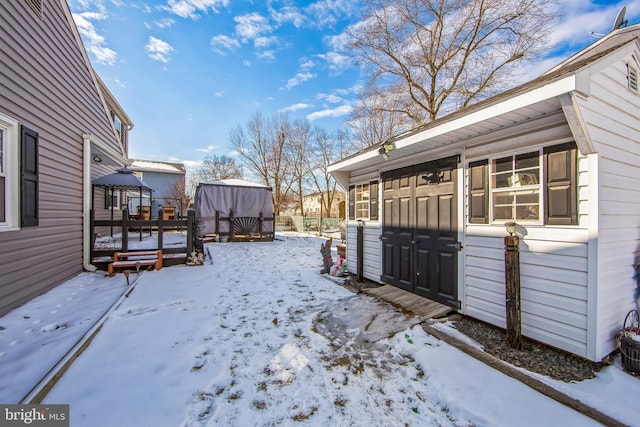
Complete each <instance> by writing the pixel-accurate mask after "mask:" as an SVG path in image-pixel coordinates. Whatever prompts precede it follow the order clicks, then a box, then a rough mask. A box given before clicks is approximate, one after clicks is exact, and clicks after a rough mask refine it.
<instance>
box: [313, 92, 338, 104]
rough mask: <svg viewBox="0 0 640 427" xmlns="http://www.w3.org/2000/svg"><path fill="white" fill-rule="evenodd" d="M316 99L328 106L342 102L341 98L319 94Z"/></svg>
mask: <svg viewBox="0 0 640 427" xmlns="http://www.w3.org/2000/svg"><path fill="white" fill-rule="evenodd" d="M317 98H318V99H319V100H321V101H325V102H328V103H329V104H337V103H339V102H344V99H343V98H341V97H339V96H337V95H333V94H325V93H319V94H318V95H317Z"/></svg>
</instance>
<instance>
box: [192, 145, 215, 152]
mask: <svg viewBox="0 0 640 427" xmlns="http://www.w3.org/2000/svg"><path fill="white" fill-rule="evenodd" d="M215 148H216V146H215V145H209V146H207V147H205V148H196V149H195V151H198V152H200V153H211V152H212V151H213V150H215Z"/></svg>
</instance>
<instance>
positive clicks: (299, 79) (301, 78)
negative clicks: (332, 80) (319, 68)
mask: <svg viewBox="0 0 640 427" xmlns="http://www.w3.org/2000/svg"><path fill="white" fill-rule="evenodd" d="M316 77H318V75H317V74H315V73H309V72H307V73H298V74H296V75H295V76H293V77H292V78H290V79H289V81H287V86H286V88H287V89H292V88H294V87H296V86H298V85H299V84H301V83H304V82H306V81H307V80H311V79H314V78H316Z"/></svg>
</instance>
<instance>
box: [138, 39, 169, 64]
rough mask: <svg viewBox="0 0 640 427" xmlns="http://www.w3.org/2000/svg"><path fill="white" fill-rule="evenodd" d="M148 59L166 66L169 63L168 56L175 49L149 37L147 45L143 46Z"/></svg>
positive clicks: (162, 41)
mask: <svg viewBox="0 0 640 427" xmlns="http://www.w3.org/2000/svg"><path fill="white" fill-rule="evenodd" d="M145 50H146V51H147V55H149V58H151V59H155V60H156V61H160V62H163V63H165V64H168V63H169V61H171V58H170V55H171V53H173V52H174V51H175V49H174V48H173V47H172V46H171V45H170V44H169V43H167V42H165V41H164V40H160V39H158V38H155V37H153V36H150V37H149V43H147V46H145Z"/></svg>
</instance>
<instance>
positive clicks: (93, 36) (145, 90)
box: [68, 0, 640, 165]
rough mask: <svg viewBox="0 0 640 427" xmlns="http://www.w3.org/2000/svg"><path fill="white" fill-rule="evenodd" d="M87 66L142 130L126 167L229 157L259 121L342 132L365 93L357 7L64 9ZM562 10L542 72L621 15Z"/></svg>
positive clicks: (330, 3) (341, 2) (90, 1)
mask: <svg viewBox="0 0 640 427" xmlns="http://www.w3.org/2000/svg"><path fill="white" fill-rule="evenodd" d="M68 3H69V7H70V9H71V11H72V13H73V14H74V18H75V21H76V24H77V26H78V29H79V31H80V33H81V36H82V38H83V41H84V44H85V48H86V49H87V51H88V54H89V58H90V60H91V62H92V65H93V66H94V68H95V70H96V71H97V73H98V75H100V77H101V78H102V79H103V81H104V82H105V83H106V85H107V86H108V87H109V89H110V90H111V92H112V93H113V94H114V96H115V97H116V99H117V100H118V102H119V103H120V104H121V105H122V107H123V108H124V109H125V111H126V112H127V114H128V115H129V117H130V118H131V119H132V121H133V122H134V125H135V127H134V128H133V130H132V131H131V133H130V148H129V155H130V157H131V158H142V159H148V160H158V161H174V162H184V163H185V164H187V165H193V164H197V162H199V161H200V160H202V158H203V157H204V156H206V155H217V156H221V155H231V154H232V152H231V148H230V147H229V143H228V136H229V131H230V130H231V129H232V128H233V127H235V126H237V125H241V126H244V125H245V123H246V122H247V120H248V119H249V118H250V116H251V115H253V114H254V113H255V112H256V111H261V112H262V113H263V114H264V115H265V116H271V115H272V114H275V113H277V112H288V114H289V117H290V118H291V119H298V118H306V119H308V120H309V121H310V122H311V124H312V125H314V126H315V125H318V126H321V127H324V128H326V129H327V130H329V131H330V132H334V131H336V130H337V129H338V128H340V127H341V126H342V124H343V121H344V120H345V119H346V118H348V116H349V113H350V112H351V106H352V104H353V101H354V100H355V98H356V91H357V89H358V87H359V86H361V85H362V84H363V83H364V80H363V76H362V74H361V73H360V71H359V70H358V69H357V68H354V67H352V66H350V65H349V64H348V60H347V59H348V58H346V57H345V56H344V50H343V49H342V46H343V43H344V31H345V29H346V28H347V26H349V25H353V24H355V23H357V22H358V20H359V11H360V3H361V2H360V1H356V0H319V1H315V2H314V1H287V0H285V1H279V0H271V1H269V0H267V1H255V2H254V1H247V0H241V1H239V0H158V1H151V0H149V1H135V0H134V1H127V2H125V1H120V0H68ZM561 3H562V8H561V9H562V13H561V15H560V16H559V18H558V22H557V25H556V26H555V29H554V33H553V34H552V37H551V46H550V48H551V49H550V52H551V54H550V56H549V57H548V58H546V59H545V60H543V61H541V62H540V63H539V64H537V66H536V67H534V68H532V69H530V70H529V71H528V76H527V77H530V78H532V77H534V76H535V75H538V74H540V73H541V72H544V71H545V70H547V69H549V68H551V67H552V66H553V65H555V64H556V63H558V62H560V61H561V60H562V59H564V58H565V57H567V56H569V55H570V54H572V53H574V52H576V51H577V50H579V49H581V48H582V47H584V46H586V45H588V44H590V43H592V42H593V41H595V40H596V39H595V38H594V36H592V35H590V34H589V33H590V32H595V33H607V32H608V31H610V30H611V27H612V24H613V20H614V19H615V16H616V14H617V13H618V11H619V10H620V8H621V7H622V6H626V7H627V13H626V17H627V18H628V19H629V25H631V24H635V23H638V22H640V19H638V17H639V16H640V2H639V1H638V0H634V1H626V2H625V1H622V2H606V1H605V2H602V1H600V2H594V1H588V0H570V1H564V2H561Z"/></svg>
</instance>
